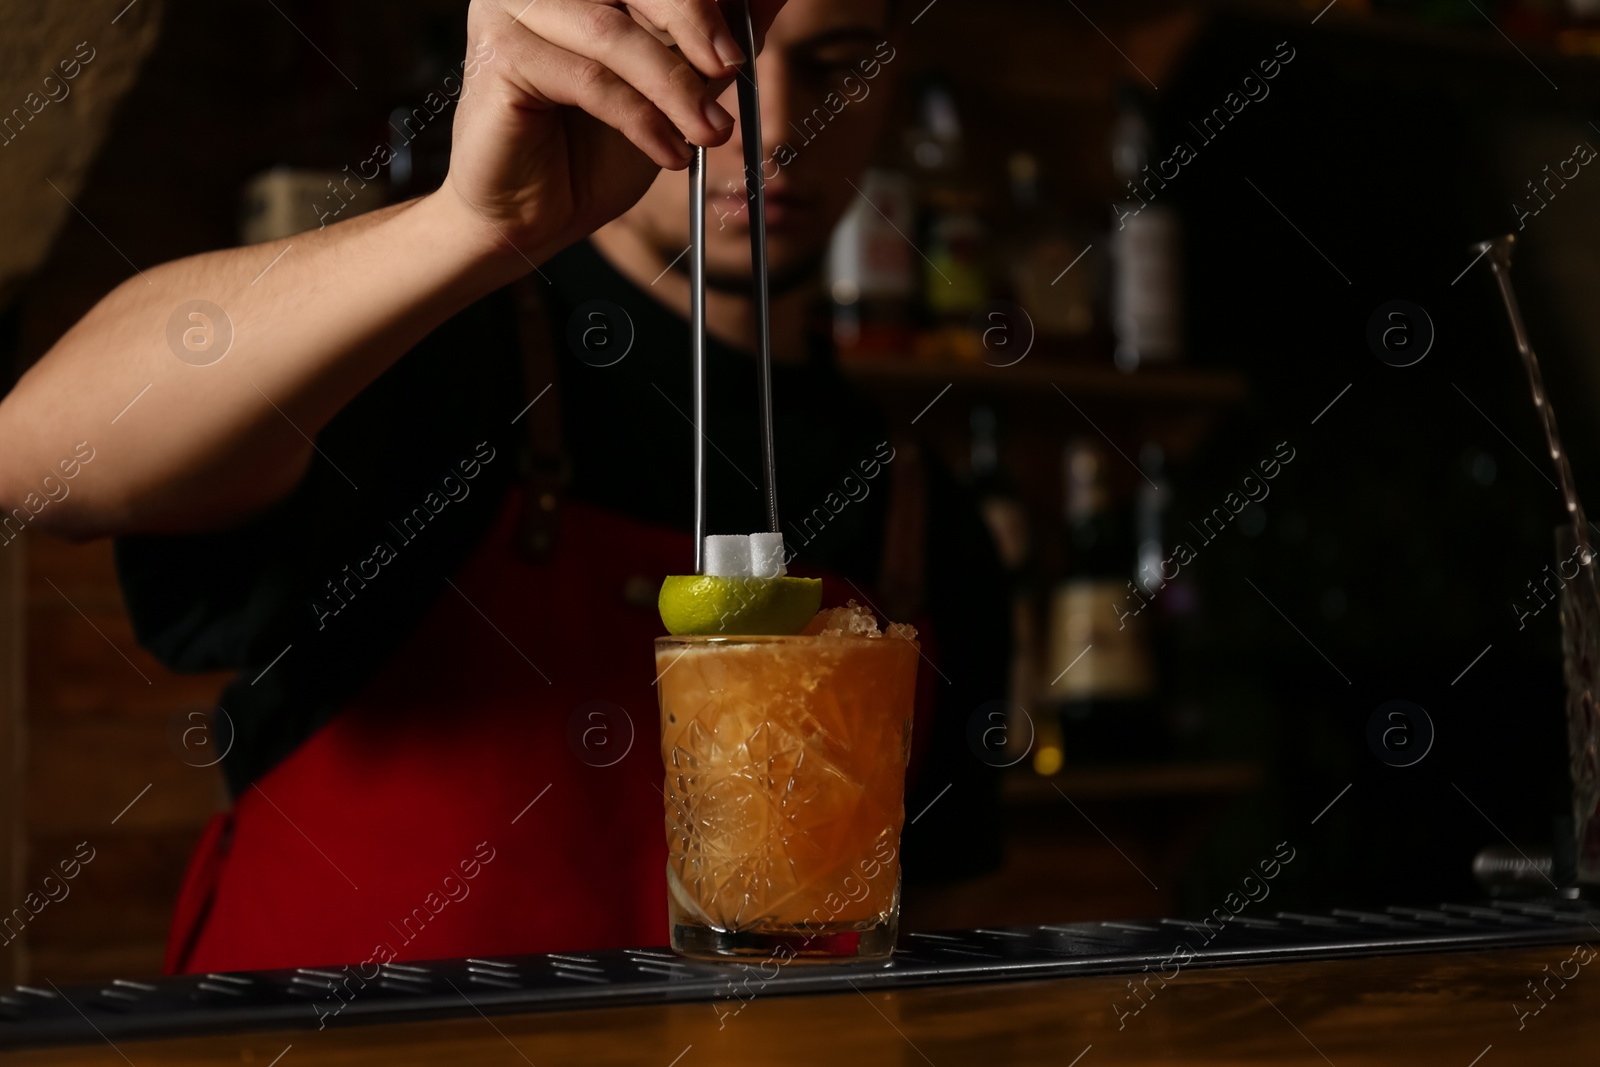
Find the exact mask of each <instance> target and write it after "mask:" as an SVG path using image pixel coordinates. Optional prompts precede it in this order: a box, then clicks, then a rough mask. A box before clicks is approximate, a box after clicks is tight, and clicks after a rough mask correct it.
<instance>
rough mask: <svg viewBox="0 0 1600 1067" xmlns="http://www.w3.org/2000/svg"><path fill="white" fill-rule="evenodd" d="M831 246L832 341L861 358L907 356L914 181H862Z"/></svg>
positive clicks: (893, 174) (871, 174) (891, 177)
mask: <svg viewBox="0 0 1600 1067" xmlns="http://www.w3.org/2000/svg"><path fill="white" fill-rule="evenodd" d="M860 185H861V195H860V196H858V197H856V198H855V200H854V202H853V203H851V205H850V208H849V210H848V211H846V212H845V214H844V217H843V218H842V219H840V220H839V225H838V228H837V229H835V230H834V231H833V239H832V241H831V242H830V244H829V245H828V261H827V270H826V281H827V286H828V295H829V297H830V298H831V300H832V302H833V324H834V327H833V328H834V341H835V342H836V343H837V344H838V345H839V346H840V347H842V348H849V349H858V350H860V351H861V352H862V353H863V354H868V353H872V354H886V355H887V354H907V353H909V352H910V351H911V335H912V326H913V320H914V317H915V309H916V294H917V271H916V250H915V249H913V248H912V247H911V246H910V245H909V244H908V243H907V242H906V235H907V234H909V233H912V232H913V231H915V229H916V201H915V200H914V199H913V196H912V186H911V178H910V177H909V176H908V175H907V174H905V173H904V172H903V171H897V170H887V169H882V168H874V169H871V170H868V171H867V172H866V173H864V174H863V175H862V176H861V179H860Z"/></svg>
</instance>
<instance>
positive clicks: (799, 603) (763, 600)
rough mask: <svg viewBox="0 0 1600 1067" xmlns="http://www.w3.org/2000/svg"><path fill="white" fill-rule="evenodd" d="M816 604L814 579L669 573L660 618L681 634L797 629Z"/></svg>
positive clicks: (818, 603) (819, 595)
mask: <svg viewBox="0 0 1600 1067" xmlns="http://www.w3.org/2000/svg"><path fill="white" fill-rule="evenodd" d="M821 605H822V581H821V579H818V578H788V577H784V578H731V577H723V576H719V575H712V574H674V575H669V576H668V577H667V580H666V581H664V582H662V583H661V597H660V599H659V600H658V601H657V606H658V607H659V608H660V609H661V621H662V622H663V623H665V624H666V627H667V632H668V633H670V634H672V635H673V636H675V637H681V636H683V635H684V634H726V635H728V636H733V635H735V634H797V633H799V632H800V631H801V630H803V629H805V626H806V624H807V623H808V622H810V621H811V618H812V616H814V615H815V614H816V613H817V608H818V607H820V606H821Z"/></svg>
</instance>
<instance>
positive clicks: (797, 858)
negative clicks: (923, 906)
mask: <svg viewBox="0 0 1600 1067" xmlns="http://www.w3.org/2000/svg"><path fill="white" fill-rule="evenodd" d="M917 654H918V653H917V642H916V640H915V637H914V633H913V631H911V630H910V628H909V627H895V626H891V627H890V629H889V632H888V633H886V634H882V635H873V636H863V635H860V634H858V633H849V632H845V633H839V632H837V631H834V632H832V633H827V632H825V633H824V634H819V635H815V636H806V635H796V636H779V637H703V636H695V637H663V638H659V639H658V640H657V641H656V672H657V674H658V676H659V681H658V683H657V686H658V688H659V689H660V692H661V697H660V701H661V755H662V759H663V761H664V763H665V764H666V772H667V776H666V816H667V851H668V860H667V881H668V888H669V898H670V899H669V903H668V908H669V912H670V917H671V924H672V947H673V948H674V949H676V950H677V951H679V952H682V953H685V954H687V955H696V956H714V957H727V956H752V955H762V956H765V955H769V954H774V953H776V954H778V955H781V956H784V957H786V958H793V957H796V956H798V957H835V958H839V957H842V958H853V959H860V958H863V957H869V958H870V957H884V956H887V955H888V954H889V952H890V950H891V949H892V947H893V945H894V938H895V929H896V924H897V921H898V916H899V903H900V828H901V826H902V824H903V823H904V822H905V805H904V795H905V771H906V761H907V758H908V756H909V753H910V746H911V716H912V697H913V693H914V691H915V685H916V673H917Z"/></svg>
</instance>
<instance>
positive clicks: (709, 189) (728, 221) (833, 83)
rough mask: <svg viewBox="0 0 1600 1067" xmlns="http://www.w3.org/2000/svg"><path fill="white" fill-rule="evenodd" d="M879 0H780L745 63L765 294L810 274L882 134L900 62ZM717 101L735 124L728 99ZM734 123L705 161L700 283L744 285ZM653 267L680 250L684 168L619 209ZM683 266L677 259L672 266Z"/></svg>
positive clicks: (741, 187)
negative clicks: (762, 189) (752, 76)
mask: <svg viewBox="0 0 1600 1067" xmlns="http://www.w3.org/2000/svg"><path fill="white" fill-rule="evenodd" d="M889 3H890V0H789V2H788V3H787V4H786V5H785V6H784V8H783V11H782V12H781V13H780V14H779V15H778V18H777V20H776V21H775V22H774V23H773V24H772V28H771V30H769V31H768V33H767V38H766V43H765V46H764V47H763V49H762V52H761V55H760V57H759V58H758V59H757V60H756V72H757V81H758V83H759V84H760V87H761V134H762V142H763V143H762V149H761V158H762V167H761V176H762V178H763V179H764V180H765V183H766V206H767V211H766V215H767V264H768V270H769V272H770V275H771V279H772V283H773V288H774V289H780V290H781V289H783V288H786V287H787V285H788V284H792V282H793V281H794V280H796V279H798V278H799V277H803V276H804V275H806V274H807V273H809V272H810V271H811V270H812V269H814V268H815V266H816V265H817V264H818V262H819V261H820V260H821V257H822V255H823V253H824V251H825V249H826V247H827V242H828V237H829V234H830V232H831V231H832V229H833V225H834V223H836V222H837V221H838V220H839V216H840V215H842V214H843V213H844V210H845V208H846V207H848V206H849V204H850V201H851V199H852V198H853V197H855V196H856V191H855V189H854V188H852V187H851V185H850V183H851V182H853V181H856V180H857V176H858V175H859V174H860V173H861V170H862V168H863V167H864V166H866V163H867V159H868V158H869V157H870V156H871V154H872V149H873V146H874V143H875V142H876V140H877V138H878V135H879V132H880V130H881V128H882V126H883V116H884V112H885V110H886V108H887V106H888V102H889V90H890V81H891V78H892V76H893V73H894V69H895V67H896V65H897V61H898V62H904V60H903V59H901V58H900V57H899V55H898V53H897V52H896V50H895V48H894V47H893V46H892V45H891V44H890V43H889V10H888V9H889ZM721 103H722V106H723V107H726V108H727V109H728V110H729V111H730V112H732V113H733V114H735V115H737V114H738V113H739V107H738V90H737V87H736V86H729V88H728V90H727V91H726V92H725V93H723V94H722V97H721ZM743 143H744V139H743V124H742V123H741V124H740V125H739V126H736V127H735V128H734V131H733V136H732V137H731V138H730V139H729V140H728V143H727V144H725V145H722V146H721V147H718V148H713V149H711V150H710V151H709V153H707V156H708V159H707V164H706V274H707V276H708V278H709V279H710V280H711V281H712V283H713V284H714V285H719V286H725V287H729V288H735V287H746V286H748V285H749V278H750V222H749V207H748V201H747V200H746V194H745V173H744V156H743V152H744V148H743ZM629 219H630V221H632V222H634V223H635V224H637V225H638V226H639V227H640V228H641V229H642V230H643V231H644V232H645V234H646V235H647V236H648V238H649V239H650V240H651V241H652V243H654V244H655V245H656V246H657V247H658V249H659V251H660V252H661V254H662V255H663V257H664V258H666V259H668V260H671V259H673V258H674V257H676V256H677V255H678V254H679V253H680V252H682V251H683V249H685V248H687V247H688V244H689V177H688V172H687V171H663V172H662V173H661V175H660V177H658V178H657V179H656V181H655V183H654V184H653V185H652V186H651V187H650V190H649V191H648V192H647V193H646V194H645V195H644V198H643V199H642V200H640V202H639V203H638V205H637V206H635V207H634V208H633V209H632V210H631V211H630V212H629ZM685 262H686V260H679V262H678V267H679V269H682V268H683V266H684V263H685Z"/></svg>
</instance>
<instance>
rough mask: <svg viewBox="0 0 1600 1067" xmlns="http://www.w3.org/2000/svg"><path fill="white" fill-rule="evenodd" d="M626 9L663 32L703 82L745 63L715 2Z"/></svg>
mask: <svg viewBox="0 0 1600 1067" xmlns="http://www.w3.org/2000/svg"><path fill="white" fill-rule="evenodd" d="M628 7H629V9H630V10H631V11H633V12H634V14H635V15H636V16H641V17H643V18H645V19H646V20H648V21H649V22H650V24H651V25H653V26H656V27H659V28H660V29H661V30H663V31H665V32H666V34H667V35H668V36H669V37H671V38H672V41H673V43H674V44H676V45H677V46H678V48H679V49H680V50H682V52H683V55H684V57H685V58H686V59H688V60H689V62H690V63H693V64H694V66H695V69H697V70H698V71H699V72H700V73H701V74H702V75H704V76H705V77H707V78H716V77H720V76H723V75H727V74H729V73H731V72H732V70H733V68H735V67H737V66H738V65H739V64H741V63H743V62H744V61H745V55H744V52H743V50H742V49H741V48H740V47H739V44H738V42H737V40H735V38H734V35H733V31H732V30H731V29H730V28H729V25H728V19H727V17H725V16H724V15H723V12H722V9H721V8H719V7H718V6H717V3H716V0H632V2H630V3H629V5H628ZM729 10H730V12H731V11H732V10H733V9H732V7H731V6H730V8H729Z"/></svg>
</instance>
